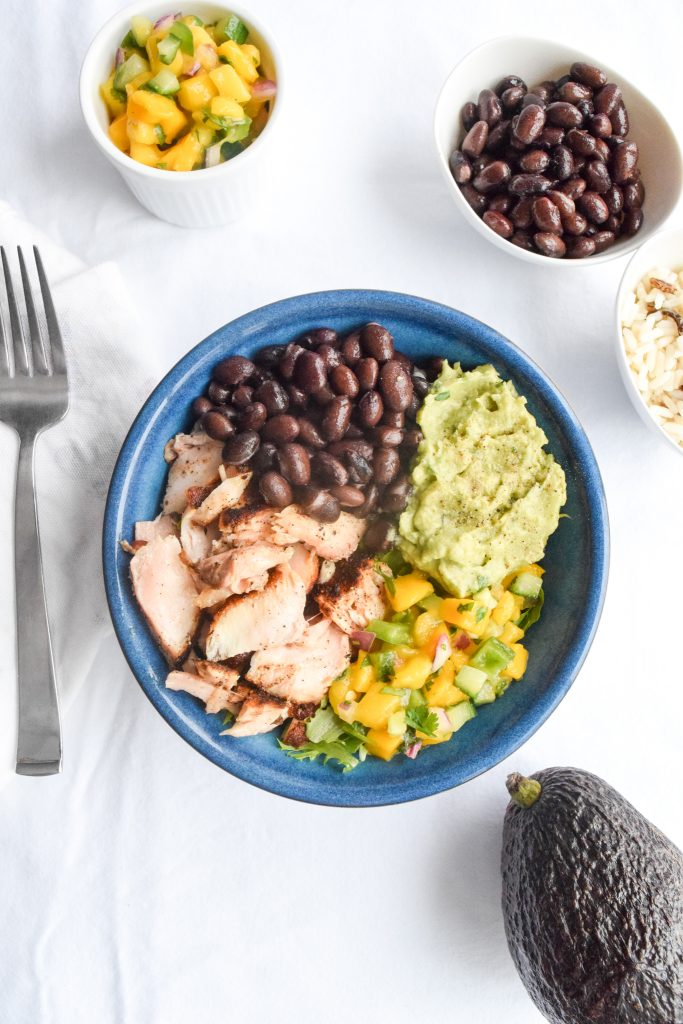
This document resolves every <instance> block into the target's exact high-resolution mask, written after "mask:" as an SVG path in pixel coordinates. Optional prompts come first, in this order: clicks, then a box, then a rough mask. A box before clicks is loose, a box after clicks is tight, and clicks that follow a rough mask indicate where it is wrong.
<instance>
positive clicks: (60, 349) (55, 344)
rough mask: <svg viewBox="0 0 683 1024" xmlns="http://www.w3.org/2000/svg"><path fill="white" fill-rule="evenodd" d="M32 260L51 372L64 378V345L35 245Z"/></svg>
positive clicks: (41, 262)
mask: <svg viewBox="0 0 683 1024" xmlns="http://www.w3.org/2000/svg"><path fill="white" fill-rule="evenodd" d="M33 258H34V259H35V261H36V269H37V270H38V280H39V281H40V291H41V293H42V296H43V307H44V309H45V322H46V323H47V336H48V349H49V350H50V355H51V357H52V372H53V373H55V374H64V376H66V358H65V356H64V343H63V342H62V336H61V334H60V332H59V321H58V320H57V314H56V312H55V307H54V303H53V301H52V295H51V294H50V286H49V285H48V283H47V277H46V276H45V270H44V268H43V261H42V260H41V258H40V253H39V252H38V249H37V248H36V246H35V245H34V246H33Z"/></svg>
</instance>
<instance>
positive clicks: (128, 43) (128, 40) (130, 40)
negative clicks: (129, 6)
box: [120, 29, 138, 50]
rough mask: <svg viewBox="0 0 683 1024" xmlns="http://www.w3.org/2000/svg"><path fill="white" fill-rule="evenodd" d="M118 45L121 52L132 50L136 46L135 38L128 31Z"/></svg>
mask: <svg viewBox="0 0 683 1024" xmlns="http://www.w3.org/2000/svg"><path fill="white" fill-rule="evenodd" d="M120 45H121V49H122V50H132V49H133V47H135V46H137V45H138V44H137V43H136V41H135V36H134V35H133V33H132V31H131V30H130V29H129V30H128V31H127V32H126V34H125V36H124V37H123V39H122V40H121V44H120Z"/></svg>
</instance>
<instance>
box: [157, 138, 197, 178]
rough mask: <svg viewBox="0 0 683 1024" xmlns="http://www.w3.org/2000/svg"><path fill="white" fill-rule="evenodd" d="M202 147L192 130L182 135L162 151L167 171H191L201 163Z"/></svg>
mask: <svg viewBox="0 0 683 1024" xmlns="http://www.w3.org/2000/svg"><path fill="white" fill-rule="evenodd" d="M203 156H204V147H203V146H202V144H201V142H200V141H199V139H198V138H197V136H196V134H195V133H194V132H188V133H187V135H183V137H182V139H181V140H180V142H176V144H175V146H171V148H170V149H167V150H165V151H164V153H163V161H164V163H165V164H166V169H167V170H169V171H191V170H192V169H193V168H194V167H196V165H197V164H199V163H201V161H202V158H203Z"/></svg>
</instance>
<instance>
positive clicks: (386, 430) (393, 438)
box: [372, 382, 426, 448]
mask: <svg viewBox="0 0 683 1024" xmlns="http://www.w3.org/2000/svg"><path fill="white" fill-rule="evenodd" d="M425 383H426V382H425ZM372 438H373V440H374V441H376V442H377V444H379V445H382V446H383V447H385V448H396V447H397V446H398V445H400V444H401V442H402V441H403V431H402V430H401V428H400V427H386V426H382V427H375V429H374V430H373V432H372Z"/></svg>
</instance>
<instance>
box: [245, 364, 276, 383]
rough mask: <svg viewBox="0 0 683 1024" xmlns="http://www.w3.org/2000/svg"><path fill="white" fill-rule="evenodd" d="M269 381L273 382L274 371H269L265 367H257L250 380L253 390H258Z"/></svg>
mask: <svg viewBox="0 0 683 1024" xmlns="http://www.w3.org/2000/svg"><path fill="white" fill-rule="evenodd" d="M267 380H273V372H272V370H267V369H266V367H265V366H257V367H256V369H255V370H254V372H253V373H252V375H251V377H250V378H249V384H250V385H251V387H252V388H258V387H260V385H261V384H264V383H265V382H266V381H267Z"/></svg>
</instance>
